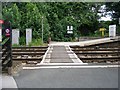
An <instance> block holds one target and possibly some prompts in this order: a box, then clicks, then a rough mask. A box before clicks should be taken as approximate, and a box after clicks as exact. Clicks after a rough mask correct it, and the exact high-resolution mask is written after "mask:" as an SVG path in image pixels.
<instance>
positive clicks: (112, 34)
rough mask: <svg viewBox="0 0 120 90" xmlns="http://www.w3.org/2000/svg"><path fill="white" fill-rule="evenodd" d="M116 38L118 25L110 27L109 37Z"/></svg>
mask: <svg viewBox="0 0 120 90" xmlns="http://www.w3.org/2000/svg"><path fill="white" fill-rule="evenodd" d="M115 36H116V25H109V37H115Z"/></svg>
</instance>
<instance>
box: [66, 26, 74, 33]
mask: <svg viewBox="0 0 120 90" xmlns="http://www.w3.org/2000/svg"><path fill="white" fill-rule="evenodd" d="M67 33H68V34H73V26H67Z"/></svg>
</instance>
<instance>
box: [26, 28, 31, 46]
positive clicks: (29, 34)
mask: <svg viewBox="0 0 120 90" xmlns="http://www.w3.org/2000/svg"><path fill="white" fill-rule="evenodd" d="M31 42H32V29H31V28H27V29H26V45H29V43H31Z"/></svg>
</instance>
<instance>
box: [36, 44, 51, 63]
mask: <svg viewBox="0 0 120 90" xmlns="http://www.w3.org/2000/svg"><path fill="white" fill-rule="evenodd" d="M49 50H50V46H49V47H48V50H47V51H46V53H45V55H44V56H43V59H42V61H41V62H40V63H43V62H44V61H45V57H46V55H47V53H48V51H49ZM38 64H39V63H38Z"/></svg>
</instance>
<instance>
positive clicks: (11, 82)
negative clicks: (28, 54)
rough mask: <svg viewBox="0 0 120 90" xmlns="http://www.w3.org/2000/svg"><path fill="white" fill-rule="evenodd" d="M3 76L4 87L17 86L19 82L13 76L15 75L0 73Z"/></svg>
mask: <svg viewBox="0 0 120 90" xmlns="http://www.w3.org/2000/svg"><path fill="white" fill-rule="evenodd" d="M0 77H2V83H1V85H2V88H17V84H16V82H15V80H14V78H13V76H10V75H7V74H3V75H0Z"/></svg>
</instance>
